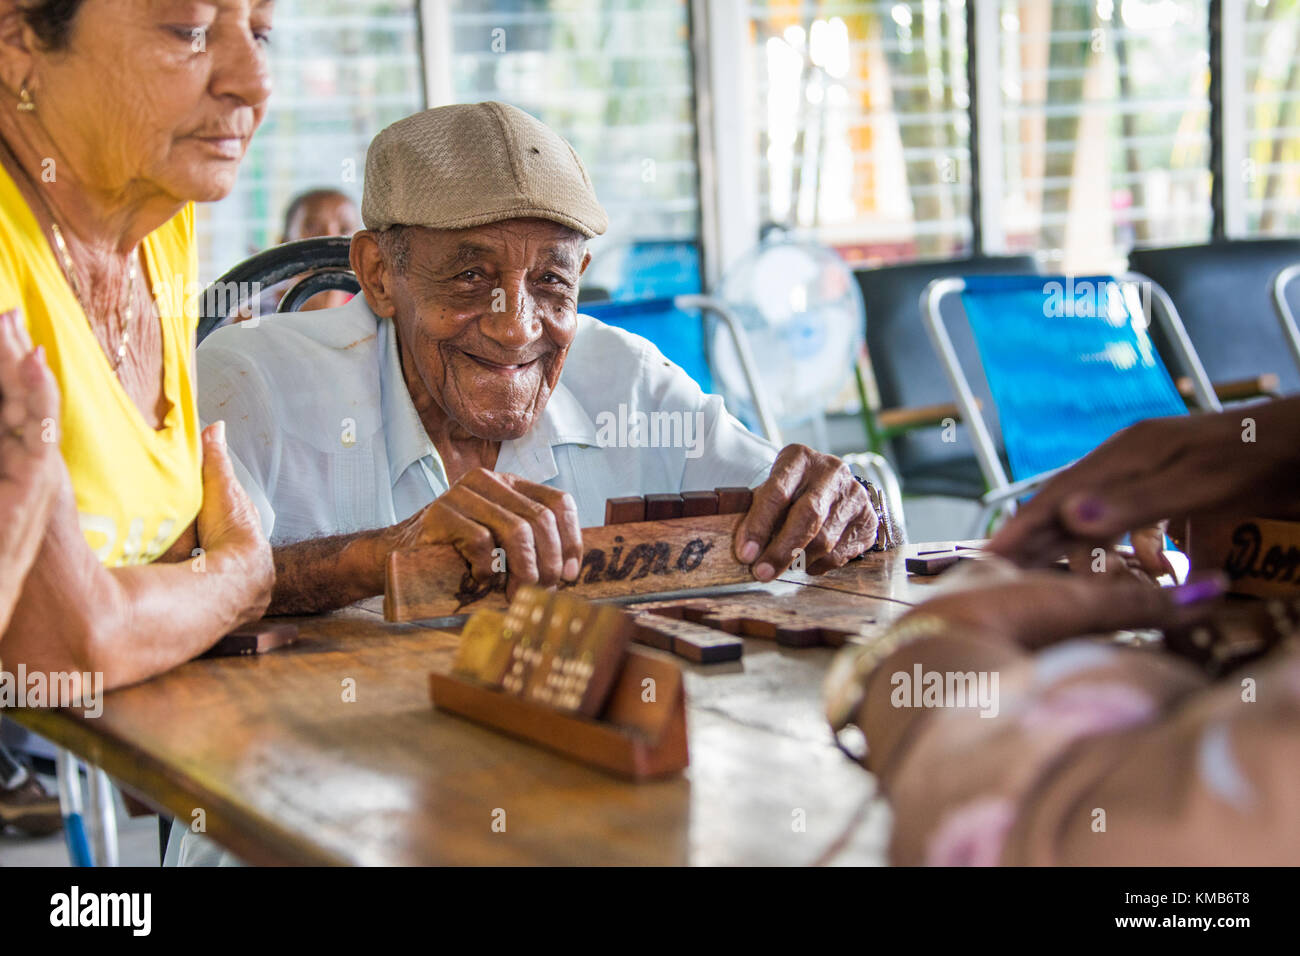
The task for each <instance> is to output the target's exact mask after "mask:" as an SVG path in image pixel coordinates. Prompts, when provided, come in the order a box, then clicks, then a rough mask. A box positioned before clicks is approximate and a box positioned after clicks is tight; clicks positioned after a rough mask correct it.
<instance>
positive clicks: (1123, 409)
mask: <svg viewBox="0 0 1300 956" xmlns="http://www.w3.org/2000/svg"><path fill="white" fill-rule="evenodd" d="M964 281H965V284H966V288H965V289H964V291H963V292H962V294H961V298H962V304H963V306H964V308H965V312H966V318H967V320H968V322H969V323H970V328H971V332H972V334H973V336H974V339H975V342H976V345H977V348H978V350H979V357H980V362H981V364H982V366H983V373H984V377H985V379H986V380H987V382H988V387H989V390H990V392H991V394H992V398H993V401H994V404H995V406H996V410H995V412H994V414H995V415H996V418H997V424H998V426H999V430H1000V432H1001V438H1002V444H1003V446H1004V449H1005V453H1006V457H1007V460H1008V462H1009V463H1010V465H1011V475H1012V480H1014V481H1020V480H1023V479H1026V478H1032V477H1034V476H1036V475H1039V474H1042V473H1043V472H1046V471H1051V470H1053V469H1055V468H1059V467H1061V466H1062V465H1065V464H1068V463H1069V462H1071V461H1074V460H1075V459H1077V458H1080V457H1081V456H1083V455H1085V454H1087V453H1088V452H1089V451H1091V450H1092V449H1094V448H1095V447H1097V445H1099V444H1101V443H1102V442H1103V441H1105V440H1106V439H1107V438H1109V437H1110V436H1111V435H1113V434H1114V433H1115V432H1117V431H1119V430H1120V429H1122V428H1125V427H1127V426H1129V425H1132V424H1133V423H1135V422H1138V421H1141V420H1143V419H1147V418H1156V417H1160V416H1165V415H1182V414H1186V413H1187V409H1186V405H1185V404H1184V402H1183V400H1182V398H1181V397H1180V396H1179V394H1178V391H1177V389H1176V388H1175V387H1174V383H1173V381H1172V379H1171V378H1170V375H1169V373H1168V371H1167V370H1166V369H1165V365H1164V363H1163V362H1162V361H1161V358H1160V355H1159V354H1158V353H1157V351H1156V349H1155V347H1154V345H1153V344H1152V341H1151V337H1150V335H1149V334H1148V331H1147V316H1146V315H1144V314H1143V312H1142V307H1141V305H1140V302H1137V301H1134V300H1133V295H1132V290H1131V289H1130V290H1129V294H1128V295H1126V294H1125V286H1124V285H1123V284H1122V283H1120V282H1119V281H1118V280H1116V279H1114V278H1112V277H1110V276H1075V277H1068V278H1067V277H1064V276H969V277H967V278H966V279H965V280H964Z"/></svg>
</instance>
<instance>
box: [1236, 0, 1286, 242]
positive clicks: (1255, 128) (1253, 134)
mask: <svg viewBox="0 0 1300 956" xmlns="http://www.w3.org/2000/svg"><path fill="white" fill-rule="evenodd" d="M1245 7H1246V10H1245V13H1246V24H1245V35H1244V37H1243V46H1244V49H1243V51H1242V53H1243V59H1244V62H1243V64H1242V65H1243V66H1244V68H1245V73H1246V77H1245V79H1246V88H1245V91H1244V92H1245V100H1246V129H1245V138H1246V144H1245V146H1246V159H1245V166H1246V168H1245V169H1244V170H1243V176H1244V179H1245V185H1246V201H1245V205H1246V208H1245V231H1246V234H1247V235H1253V236H1277V235H1295V234H1296V233H1300V0H1246V3H1245Z"/></svg>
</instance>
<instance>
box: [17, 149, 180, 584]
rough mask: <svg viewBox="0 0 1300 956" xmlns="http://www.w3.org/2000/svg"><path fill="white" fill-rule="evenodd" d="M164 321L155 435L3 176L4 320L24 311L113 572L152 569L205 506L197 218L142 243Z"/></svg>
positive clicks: (86, 517)
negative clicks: (57, 393)
mask: <svg viewBox="0 0 1300 956" xmlns="http://www.w3.org/2000/svg"><path fill="white" fill-rule="evenodd" d="M143 246H144V263H145V268H146V270H147V275H146V276H145V278H147V279H148V281H149V284H150V288H151V290H152V292H153V295H154V299H155V302H156V303H157V308H158V312H159V315H160V316H161V319H162V353H163V390H164V393H165V395H166V398H167V401H168V402H169V403H170V407H169V409H168V410H167V414H166V417H165V418H164V420H163V425H162V427H161V428H160V429H158V430H156V431H155V430H154V429H153V428H151V427H149V425H148V424H147V423H146V422H145V420H144V418H143V417H141V415H140V411H139V409H137V408H136V406H135V404H134V403H133V402H132V401H131V398H130V396H129V395H127V394H126V391H125V390H124V389H123V388H122V385H121V383H120V382H118V380H117V375H116V374H115V373H114V372H113V368H112V365H111V364H110V363H109V360H108V357H107V356H106V355H105V354H104V351H103V349H101V348H100V345H99V342H98V341H97V340H96V339H95V334H94V332H92V331H91V328H90V324H89V322H88V321H87V319H86V314H85V312H84V311H82V308H81V305H80V304H79V303H78V302H77V297H76V296H75V295H73V294H72V289H71V288H69V286H68V282H67V280H66V279H65V278H64V274H63V270H62V269H61V268H60V267H59V263H58V260H57V259H56V257H55V253H54V250H53V249H51V248H50V245H49V243H48V242H47V241H46V239H45V236H44V234H43V233H42V231H41V229H40V227H39V225H38V223H37V221H36V218H35V217H34V216H33V215H32V212H31V210H30V209H29V208H28V207H27V203H26V202H25V201H24V199H23V197H22V194H21V193H20V192H19V191H18V187H17V186H16V185H15V184H14V181H13V179H12V178H11V177H10V176H9V174H8V171H7V170H6V169H4V167H3V166H0V313H4V312H7V311H9V310H10V309H14V308H17V309H20V310H21V314H22V319H23V321H25V323H26V326H27V329H28V332H29V333H30V334H31V337H32V341H33V342H34V343H35V344H37V345H44V346H45V352H46V358H47V361H48V362H49V366H50V369H51V371H52V372H53V373H54V377H55V379H57V380H58V383H59V388H60V390H61V392H62V396H63V404H62V420H61V423H60V425H61V429H62V436H61V438H62V446H61V450H62V452H63V459H64V461H66V462H67V465H68V471H69V472H70V473H71V476H72V486H73V488H74V490H75V491H76V496H77V511H78V513H79V515H80V518H81V530H82V532H83V533H84V534H85V536H86V542H87V544H89V545H90V548H91V550H92V551H94V552H95V554H96V556H97V557H98V558H99V560H100V561H102V562H103V563H104V564H105V565H107V566H109V567H118V566H121V565H127V564H146V563H148V562H150V561H153V560H154V559H156V558H158V557H159V556H160V555H162V554H163V553H164V552H165V551H166V550H167V549H168V548H169V547H171V545H172V543H173V542H174V541H175V540H176V539H177V538H178V537H179V536H180V534H181V532H183V531H184V530H185V529H186V528H187V527H189V525H190V523H191V522H192V521H193V520H194V516H195V515H196V514H198V510H199V504H200V502H201V501H202V499H203V480H202V457H201V456H202V450H201V445H200V440H199V418H198V410H197V405H196V403H195V398H194V379H193V374H192V368H193V366H192V355H193V351H194V331H195V328H196V326H197V324H198V304H197V298H196V296H195V295H194V292H195V290H196V289H197V285H198V255H197V250H196V248H195V245H194V207H193V205H189V206H186V207H185V208H184V209H183V210H181V211H180V212H179V213H177V215H176V216H175V217H174V218H173V219H171V220H170V221H169V222H167V223H166V224H165V225H163V226H162V227H160V228H159V229H157V230H155V231H154V232H152V233H150V234H149V236H148V237H146V239H145V240H144V243H143Z"/></svg>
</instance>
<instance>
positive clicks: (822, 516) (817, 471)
mask: <svg viewBox="0 0 1300 956" xmlns="http://www.w3.org/2000/svg"><path fill="white" fill-rule="evenodd" d="M877 523H878V521H877V517H876V511H875V509H874V508H873V507H872V506H871V500H870V498H869V497H868V496H867V491H866V489H865V488H863V487H862V485H861V484H859V483H858V482H857V480H856V479H854V477H853V473H852V471H850V470H849V466H848V465H846V464H845V463H844V462H843V461H841V460H840V459H838V458H836V457H835V456H834V455H824V454H822V453H820V452H817V451H813V450H812V449H811V448H809V447H807V446H806V445H787V446H786V447H785V448H783V449H781V453H780V454H779V455H778V456H777V459H776V462H775V463H774V464H773V465H772V471H771V473H770V474H769V475H768V478H767V480H766V481H764V482H763V483H762V484H761V485H759V486H758V487H757V488H755V489H754V501H753V503H752V504H751V505H750V508H749V511H748V513H747V514H746V515H745V517H744V518H743V519H741V521H740V523H739V524H738V525H737V526H736V534H735V540H734V541H733V548H734V551H735V554H736V558H737V560H739V561H741V562H742V563H744V564H748V565H750V566H751V567H752V568H753V572H754V577H756V578H757V579H758V580H760V581H771V580H772V579H773V578H775V577H776V576H777V575H778V574H781V573H782V572H783V571H785V570H786V569H787V568H789V567H790V565H791V563H792V562H794V561H795V558H796V555H797V554H798V552H799V551H800V550H802V553H803V558H804V562H803V563H804V570H806V571H807V572H808V573H809V574H824V573H825V572H827V571H829V570H831V569H832V568H839V567H843V566H844V565H845V564H846V563H848V562H849V561H851V560H853V559H854V558H856V557H857V556H858V555H860V554H862V553H863V552H864V551H867V550H869V549H870V548H871V547H872V546H873V545H874V544H875V543H876V532H877Z"/></svg>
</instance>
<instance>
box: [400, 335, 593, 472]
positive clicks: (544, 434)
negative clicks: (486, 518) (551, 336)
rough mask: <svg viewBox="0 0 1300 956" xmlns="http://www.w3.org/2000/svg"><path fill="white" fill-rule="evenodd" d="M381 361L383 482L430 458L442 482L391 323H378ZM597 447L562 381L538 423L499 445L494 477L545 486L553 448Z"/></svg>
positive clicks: (553, 465) (440, 468) (552, 466)
mask: <svg viewBox="0 0 1300 956" xmlns="http://www.w3.org/2000/svg"><path fill="white" fill-rule="evenodd" d="M379 336H380V346H381V350H382V357H381V359H380V373H379V386H380V403H381V409H380V410H381V412H382V414H383V417H384V418H383V429H384V441H385V444H386V445H387V448H388V478H389V481H390V482H391V483H392V484H393V485H396V484H397V480H398V479H399V478H400V477H401V476H402V475H403V474H404V473H405V472H406V470H407V469H408V468H410V467H411V466H412V465H413V464H415V463H416V462H417V461H420V460H421V459H422V458H425V457H426V456H427V457H430V458H432V460H433V463H434V467H435V471H436V472H437V473H438V475H439V477H440V478H441V479H442V480H443V482H444V484H446V485H450V482H448V481H447V473H446V469H445V468H444V467H443V464H442V457H441V456H440V455H439V454H438V450H437V448H435V447H434V445H433V442H432V441H430V440H429V434H428V432H426V431H425V430H424V422H422V421H421V420H420V413H419V412H417V411H416V410H415V403H414V402H412V401H411V394H410V392H409V391H407V388H406V379H405V378H404V377H403V375H402V360H401V357H400V355H399V354H398V350H397V335H396V333H395V331H394V328H393V322H392V320H391V319H380V320H379ZM594 444H596V423H595V422H594V421H592V419H591V416H590V415H589V414H588V413H587V410H586V409H585V408H583V407H582V403H581V402H579V401H578V398H577V396H575V395H574V394H573V392H571V391H569V389H568V388H566V387H565V385H564V381H563V378H561V380H560V381H559V382H558V383H557V384H556V386H555V390H554V391H553V392H551V397H550V399H549V400H548V401H547V403H546V408H545V409H543V411H542V415H541V417H540V418H539V419H538V421H537V423H536V424H535V425H534V426H533V427H532V428H531V429H530V430H529V431H528V433H527V434H526V435H524V436H523V437H522V438H517V439H514V440H513V441H505V442H502V443H501V452H500V454H499V455H498V456H497V467H496V470H497V471H505V472H510V473H512V474H516V475H519V476H520V477H521V478H527V479H528V480H529V481H537V482H542V481H549V480H550V479H552V478H554V477H555V476H556V475H557V474H559V468H558V467H557V465H556V463H555V452H554V451H553V450H552V449H553V448H554V447H555V446H556V445H594Z"/></svg>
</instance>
